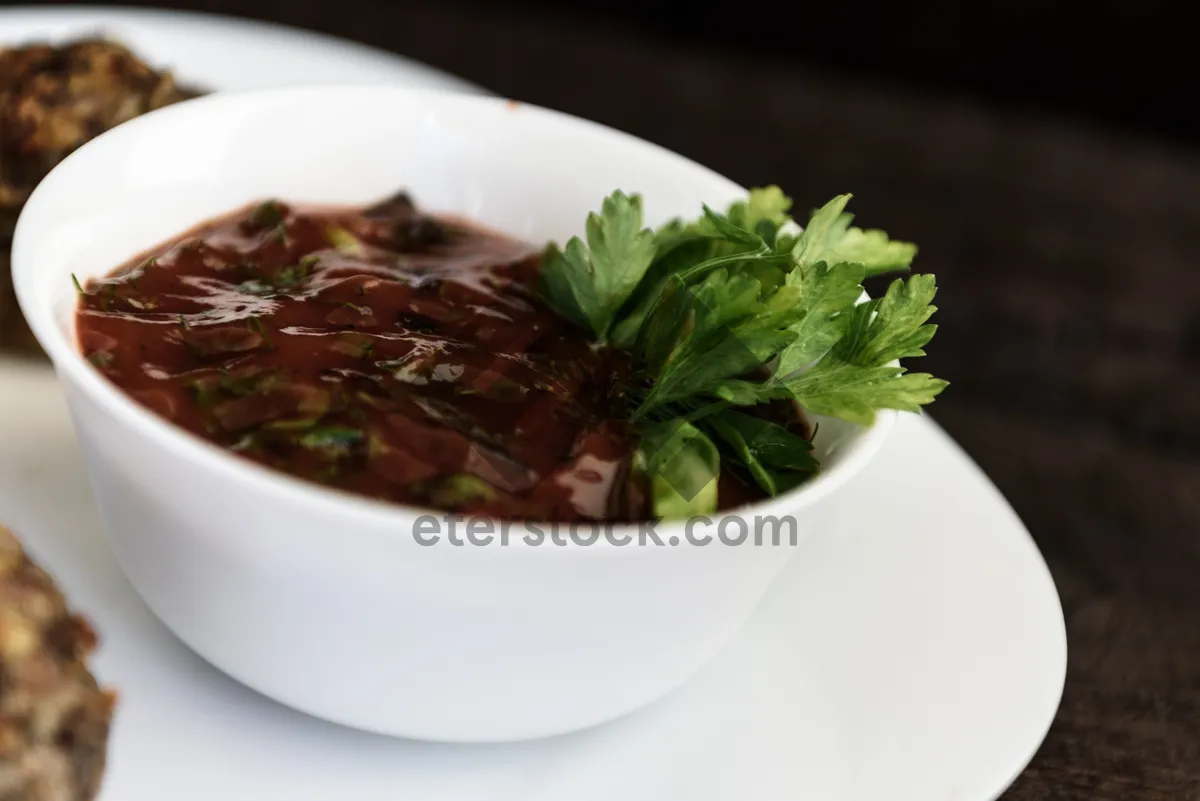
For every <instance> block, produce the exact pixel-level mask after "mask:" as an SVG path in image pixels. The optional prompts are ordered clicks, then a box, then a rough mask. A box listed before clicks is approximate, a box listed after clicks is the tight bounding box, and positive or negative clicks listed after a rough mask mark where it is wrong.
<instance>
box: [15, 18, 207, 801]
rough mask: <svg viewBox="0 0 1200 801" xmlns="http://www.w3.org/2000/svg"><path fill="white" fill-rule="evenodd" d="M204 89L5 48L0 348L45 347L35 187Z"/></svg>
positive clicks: (131, 62) (102, 50)
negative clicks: (18, 288)
mask: <svg viewBox="0 0 1200 801" xmlns="http://www.w3.org/2000/svg"><path fill="white" fill-rule="evenodd" d="M198 94H200V92H198V91H195V90H192V89H188V88H184V87H180V86H179V85H178V84H176V83H175V79H174V77H173V76H172V75H171V73H169V72H165V71H162V72H160V71H156V70H154V69H153V68H151V67H150V66H148V65H147V64H146V63H145V62H143V61H141V60H140V59H138V57H137V56H135V55H134V54H133V53H132V52H130V51H129V49H128V48H126V47H125V46H123V45H121V44H119V43H117V42H112V41H108V40H106V39H84V40H80V41H75V42H70V43H68V44H64V45H60V46H53V45H49V44H28V45H23V46H20V47H10V48H5V49H0V349H6V350H7V349H18V350H22V351H25V352H29V353H36V352H38V350H37V344H36V342H35V341H34V339H33V336H32V335H31V334H30V333H29V330H28V328H26V326H25V323H24V321H23V320H22V319H21V315H20V311H19V310H18V308H17V304H16V298H15V297H14V296H13V291H12V283H11V281H12V279H11V275H10V271H9V260H8V252H9V247H10V245H11V241H12V230H13V227H14V226H15V225H16V221H17V216H18V215H19V214H20V212H21V207H22V206H23V205H24V204H25V201H26V200H27V199H28V198H29V195H30V193H32V192H33V189H34V187H36V186H37V184H38V182H39V181H41V180H42V179H43V178H45V177H46V174H47V173H49V172H50V170H52V169H53V168H54V167H55V165H57V164H58V163H59V162H60V161H62V160H63V159H64V158H66V157H67V156H68V155H69V154H70V153H71V152H72V151H74V150H75V149H76V148H78V147H79V146H80V145H82V144H84V143H85V142H87V141H88V140H90V139H93V138H94V137H96V136H99V135H100V134H101V133H103V132H104V131H107V130H108V129H109V128H112V127H114V126H116V125H119V124H121V123H122V122H125V121H127V120H131V119H133V118H134V117H137V116H139V115H141V114H145V113H146V112H147V111H153V110H154V109H156V108H161V107H162V106H166V105H170V104H171V103H176V102H178V101H180V100H186V99H188V98H189V97H195V96H197V95H198ZM0 797H2V796H0Z"/></svg>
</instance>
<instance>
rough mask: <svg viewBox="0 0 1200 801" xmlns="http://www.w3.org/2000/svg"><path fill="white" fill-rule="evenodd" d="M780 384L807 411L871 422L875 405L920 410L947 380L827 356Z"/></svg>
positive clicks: (941, 388)
mask: <svg viewBox="0 0 1200 801" xmlns="http://www.w3.org/2000/svg"><path fill="white" fill-rule="evenodd" d="M784 385H785V386H787V388H788V389H789V390H790V391H791V393H792V396H793V397H794V398H795V399H796V401H797V402H799V403H800V404H801V405H802V406H804V408H806V409H808V410H809V411H811V412H815V413H817V414H823V415H826V416H828V417H837V418H840V419H842V420H847V421H849V422H851V423H858V424H859V425H864V426H868V425H871V424H872V423H874V422H875V410H876V409H899V410H900V411H904V412H917V411H920V409H921V406H923V405H925V404H927V403H930V402H932V401H933V399H934V398H935V397H937V395H938V393H940V392H941V391H942V390H943V389H945V388H946V386H947V382H946V381H943V380H941V379H940V378H934V377H933V376H931V375H929V374H928V373H905V372H904V368H903V367H862V366H861V365H857V364H852V363H849V362H843V361H840V360H838V359H831V360H827V361H826V360H823V361H821V362H819V363H818V364H817V365H816V366H815V367H813V368H812V369H811V370H808V371H806V372H804V373H802V374H801V375H798V376H793V377H791V378H788V379H786V380H785V381H784Z"/></svg>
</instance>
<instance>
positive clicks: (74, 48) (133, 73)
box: [0, 39, 198, 352]
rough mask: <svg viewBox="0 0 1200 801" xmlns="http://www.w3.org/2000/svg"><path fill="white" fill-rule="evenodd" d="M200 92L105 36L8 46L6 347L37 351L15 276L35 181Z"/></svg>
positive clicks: (1, 173) (0, 302) (1, 324)
mask: <svg viewBox="0 0 1200 801" xmlns="http://www.w3.org/2000/svg"><path fill="white" fill-rule="evenodd" d="M196 94H198V93H197V92H195V91H192V90H189V89H184V88H181V87H179V86H178V85H176V83H175V79H174V78H173V77H172V76H171V74H170V73H169V72H159V71H156V70H154V69H152V68H151V67H149V66H148V65H146V64H145V63H144V62H143V61H141V60H140V59H138V57H137V56H135V55H134V54H133V53H131V52H130V51H129V50H128V49H127V48H126V47H124V46H123V45H120V44H118V43H116V42H111V41H107V40H103V39H87V40H81V41H77V42H71V43H69V44H66V45H62V46H59V47H54V46H51V45H48V44H30V45H25V46H23V47H12V48H7V49H3V50H0V253H3V264H0V269H2V271H3V275H2V277H0V348H6V347H14V346H16V347H20V348H22V349H24V350H31V351H33V352H36V344H35V343H34V341H33V337H32V336H30V334H29V331H28V329H27V328H26V327H25V324H24V321H23V320H22V319H21V316H20V311H19V310H18V309H17V305H16V300H15V298H14V297H13V293H12V286H11V281H10V279H9V276H8V250H9V245H10V240H11V234H12V228H13V225H14V224H15V223H16V219H17V215H18V214H19V213H20V211H21V207H22V206H23V205H24V204H25V201H26V200H27V199H28V198H29V195H30V193H32V192H33V189H34V187H36V186H37V184H38V182H39V181H41V180H42V179H43V178H45V177H46V174H47V173H49V172H50V170H51V169H53V168H54V167H55V165H57V164H58V163H59V162H60V161H62V160H63V159H64V158H66V156H67V155H69V154H70V153H71V152H72V151H74V150H75V149H76V148H78V147H79V146H80V145H82V144H84V143H85V142H87V141H88V140H90V139H92V138H94V137H96V136H98V135H100V134H101V133H103V132H104V131H107V130H108V129H109V128H112V127H114V126H116V125H119V124H120V123H122V122H125V121H127V120H131V119H133V118H134V117H137V116H139V115H141V114H145V113H146V112H147V111H152V110H154V109H156V108H161V107H162V106H166V105H169V104H171V103H175V102H177V101H179V100H185V99H187V98H188V97H194V96H195V95H196Z"/></svg>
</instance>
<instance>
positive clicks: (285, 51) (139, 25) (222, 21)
mask: <svg viewBox="0 0 1200 801" xmlns="http://www.w3.org/2000/svg"><path fill="white" fill-rule="evenodd" d="M97 34H107V35H110V36H113V37H115V38H116V39H118V40H119V41H121V42H124V43H125V44H126V45H128V46H129V47H130V48H132V49H133V50H134V52H136V53H137V54H138V55H139V56H140V57H142V58H143V59H144V60H146V61H147V62H148V63H150V64H151V65H152V66H154V67H156V68H165V69H170V70H172V71H173V72H174V74H175V77H176V79H177V80H179V81H180V82H181V83H185V84H187V85H195V86H197V87H199V88H202V89H209V90H213V91H216V90H225V91H229V90H236V91H241V90H246V89H269V88H272V87H276V86H299V85H303V84H339V83H340V84H359V83H362V84H378V83H403V84H408V85H412V86H423V87H428V88H430V89H446V90H457V91H475V92H478V91H482V90H480V89H479V88H478V87H476V86H474V85H473V84H469V83H467V82H466V81H463V80H461V79H459V78H455V77H453V76H451V75H447V74H446V73H444V72H440V71H439V70H436V69H434V68H432V67H429V66H426V65H424V64H421V63H419V62H416V61H411V60H409V59H406V58H401V57H400V56H397V55H394V54H392V53H388V52H385V51H383V50H377V49H375V48H373V47H367V46H365V45H360V44H355V43H353V42H347V41H345V40H343V39H336V38H334V37H332V36H325V35H322V34H318V33H309V32H308V31H302V30H299V29H297V28H288V27H284V26H282V25H271V24H267V23H262V22H251V21H249V20H240V19H235V18H233V17H220V16H214V15H210V14H195V13H189V12H184V11H161V10H147V9H127V8H106V7H104V6H91V7H86V6H60V7H58V8H45V7H37V8H34V7H30V8H10V9H0V46H2V45H8V44H20V43H23V42H28V41H37V40H49V41H56V42H57V41H63V40H65V39H71V38H75V37H79V36H87V35H97Z"/></svg>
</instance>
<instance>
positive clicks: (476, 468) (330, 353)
mask: <svg viewBox="0 0 1200 801" xmlns="http://www.w3.org/2000/svg"><path fill="white" fill-rule="evenodd" d="M537 266H538V251H537V249H535V248H533V247H531V246H529V245H527V244H524V243H521V242H518V241H515V240H512V239H509V238H507V237H504V236H501V235H498V234H494V233H491V232H488V231H484V230H481V229H479V228H476V227H471V226H468V225H465V224H463V223H461V222H459V221H456V220H448V219H441V218H434V217H431V216H428V215H425V214H422V213H420V212H418V211H417V210H416V209H415V208H414V206H413V204H412V203H411V202H410V201H409V200H408V198H407V197H406V196H404V195H398V196H396V197H395V198H393V199H391V200H389V201H387V202H384V203H381V204H378V205H376V206H373V207H369V208H367V209H354V210H334V211H330V210H302V209H296V208H290V207H288V206H285V205H283V204H280V203H274V202H270V203H265V204H262V205H260V206H256V207H253V208H250V209H247V210H243V211H241V212H238V213H235V214H233V215H230V216H228V217H225V218H222V219H218V220H215V221H213V222H209V223H206V224H204V225H203V226H201V227H200V228H198V229H196V230H194V231H192V232H191V233H189V234H187V235H185V236H183V237H181V238H180V239H178V240H175V241H173V242H171V243H169V244H167V245H164V246H161V247H159V248H156V249H155V250H154V251H153V252H152V253H150V254H149V255H147V256H145V257H143V258H139V259H137V260H135V261H133V262H130V263H129V264H127V265H125V266H123V267H121V268H119V269H118V270H117V271H116V272H114V273H113V274H112V275H111V276H110V277H108V278H106V279H102V280H95V281H90V282H89V283H88V286H87V287H86V291H85V292H84V294H83V296H82V301H81V305H80V310H79V312H78V331H79V338H80V344H81V347H82V349H83V352H84V354H85V355H86V356H87V357H88V358H89V359H90V360H91V361H92V362H93V363H94V364H95V365H96V366H97V367H98V368H99V369H100V370H102V371H103V372H104V373H105V375H107V376H108V378H109V379H110V380H112V381H113V382H114V383H115V384H117V385H118V386H119V387H121V388H122V389H123V390H125V391H126V392H127V393H129V394H130V395H131V396H132V397H133V398H135V399H136V400H138V401H139V402H141V403H142V404H144V405H145V406H147V407H149V408H150V409H152V410H154V411H155V412H157V413H158V414H160V415H162V416H164V417H166V418H167V419H169V420H171V421H173V422H175V423H176V424H178V425H180V426H182V427H183V428H185V429H187V430H188V431H191V432H193V433H194V434H197V435H199V436H201V437H203V438H205V439H207V440H209V441H211V442H214V443H216V444H218V445H220V446H222V447H224V448H226V449H228V450H230V451H233V452H234V453H237V454H240V455H241V456H243V457H245V458H248V459H252V460H254V461H257V462H260V463H262V464H265V465H269V466H271V467H274V468H277V469H279V470H283V471H285V472H287V473H290V474H292V475H295V476H299V477H301V478H305V479H309V480H312V481H317V482H321V483H323V484H326V485H329V486H333V487H337V488H340V489H344V490H348V491H351V492H356V493H360V494H362V495H367V496H370V497H374V498H380V499H385V500H390V501H396V502H402V503H406V504H413V505H418V506H429V507H435V508H442V509H455V510H459V511H463V512H465V513H468V514H488V515H492V516H497V517H507V518H524V519H540V520H578V519H604V520H636V519H644V518H647V517H650V516H651V515H650V509H649V507H648V503H647V497H646V492H645V490H644V487H643V486H642V482H641V480H640V479H639V478H638V477H636V476H635V475H633V474H632V472H631V464H632V455H633V451H634V449H635V446H636V440H635V438H634V437H633V436H632V433H631V431H630V429H629V427H628V424H627V423H626V422H625V421H624V420H622V419H620V418H621V417H622V410H623V409H624V398H623V396H622V393H623V391H624V388H625V387H626V386H627V380H628V378H629V376H628V364H627V362H626V360H625V358H624V356H623V354H621V353H619V352H616V351H611V350H605V349H596V348H594V347H593V346H592V345H591V343H589V342H588V341H587V340H586V339H585V337H584V335H582V334H581V333H580V332H579V331H577V330H576V329H574V328H573V327H571V326H570V325H569V324H567V323H566V322H565V321H563V320H561V319H560V318H559V317H558V316H557V315H555V314H554V313H553V312H551V311H550V310H548V309H547V308H546V307H545V306H543V305H542V304H541V303H540V302H539V301H538V300H537V299H536V297H535V294H534V291H533V286H534V284H535V281H536V278H537ZM728 472H729V471H723V473H724V475H722V479H721V485H720V497H721V501H722V503H721V505H722V506H723V507H730V506H735V505H739V504H741V503H745V502H748V501H750V500H753V499H755V498H757V497H759V494H758V493H757V492H756V491H753V490H751V489H750V488H749V487H747V486H745V485H743V484H742V483H741V482H740V481H739V480H738V479H737V478H735V477H733V476H730V475H728Z"/></svg>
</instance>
